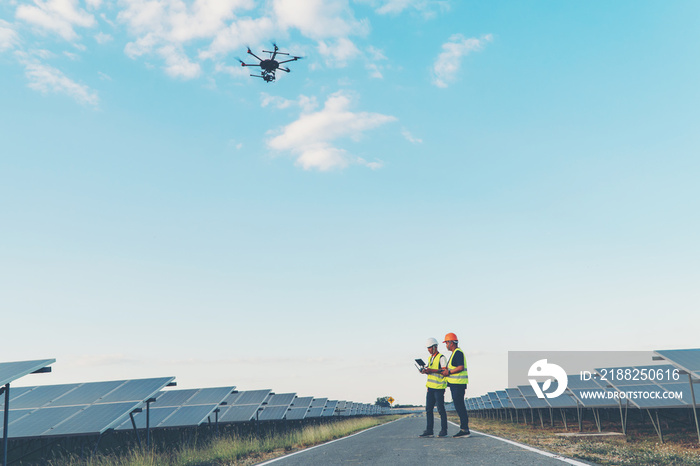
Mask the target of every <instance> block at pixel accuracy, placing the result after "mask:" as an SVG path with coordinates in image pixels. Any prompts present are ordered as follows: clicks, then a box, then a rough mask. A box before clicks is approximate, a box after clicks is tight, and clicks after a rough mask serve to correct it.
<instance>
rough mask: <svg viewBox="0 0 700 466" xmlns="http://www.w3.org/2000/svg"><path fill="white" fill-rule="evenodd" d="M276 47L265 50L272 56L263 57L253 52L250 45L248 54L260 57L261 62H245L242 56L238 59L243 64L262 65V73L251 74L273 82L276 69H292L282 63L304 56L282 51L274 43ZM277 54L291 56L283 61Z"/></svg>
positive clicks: (267, 81)
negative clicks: (278, 58)
mask: <svg viewBox="0 0 700 466" xmlns="http://www.w3.org/2000/svg"><path fill="white" fill-rule="evenodd" d="M272 45H273V47H274V50H263V52H264V53H269V54H270V58H267V59H264V60H263V59H262V58H260V57H258V56H257V55H255V54H254V53H253V52H251V51H250V47H249V48H248V54H249V55H252V56H254V57H255V58H257V59H258V61H259V62H260V63H254V64H250V63H244V62H243V60H241V59H240V58H239V59H238V61H239V62H241V66H259V67H260V74H251V76H254V77H256V78H262V79H263V80H264V81H265V82H266V83H271V82H273V81H274V80H275V71H277V70H282V71H286V72H287V73H289V72H290V71H291V70H290V69H289V68H285V67H284V66H280V65H281V64H282V63H288V62H290V61H297V60H299V59H300V58H303V57H295V56H293V55H290V54H288V53H285V52H280V51H279V47H277V44H274V43H273V44H272ZM277 55H286V56H288V57H290V58H289V59H288V60H282V61H277V60H276V58H277Z"/></svg>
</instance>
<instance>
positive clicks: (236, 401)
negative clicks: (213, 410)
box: [219, 389, 272, 423]
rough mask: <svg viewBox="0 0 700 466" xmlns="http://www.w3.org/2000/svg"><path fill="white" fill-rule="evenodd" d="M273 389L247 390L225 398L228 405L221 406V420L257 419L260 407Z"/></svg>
mask: <svg viewBox="0 0 700 466" xmlns="http://www.w3.org/2000/svg"><path fill="white" fill-rule="evenodd" d="M271 392H272V390H269V389H265V390H247V391H241V392H238V393H234V394H232V395H230V396H228V397H226V398H225V399H224V401H225V402H226V403H227V405H226V406H222V407H221V412H220V413H219V422H223V423H228V422H248V421H252V420H253V419H256V415H257V413H258V409H259V408H260V406H261V405H262V404H263V402H264V401H265V400H266V399H267V398H269V395H270V393H271Z"/></svg>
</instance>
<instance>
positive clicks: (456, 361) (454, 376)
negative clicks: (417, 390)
mask: <svg viewBox="0 0 700 466" xmlns="http://www.w3.org/2000/svg"><path fill="white" fill-rule="evenodd" d="M443 343H445V345H447V349H448V350H449V351H452V354H451V355H450V358H449V359H448V360H447V367H445V368H444V369H443V370H442V375H443V376H444V377H445V380H446V381H447V386H448V387H450V393H451V394H452V402H453V403H454V404H455V411H457V414H458V415H459V432H457V433H456V434H455V435H453V437H469V436H470V435H471V432H469V415H467V407H466V406H465V405H464V395H465V393H466V391H467V383H469V375H468V374H467V358H465V357H464V352H463V351H462V350H461V349H460V348H459V346H458V345H459V340H458V339H457V335H455V334H454V333H448V334H447V335H445V341H443Z"/></svg>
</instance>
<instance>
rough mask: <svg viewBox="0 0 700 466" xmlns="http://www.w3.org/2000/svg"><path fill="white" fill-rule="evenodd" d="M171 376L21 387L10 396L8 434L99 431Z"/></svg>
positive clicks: (115, 422)
mask: <svg viewBox="0 0 700 466" xmlns="http://www.w3.org/2000/svg"><path fill="white" fill-rule="evenodd" d="M174 379H175V378H174V377H160V378H151V379H131V380H116V381H107V382H88V383H76V384H64V385H43V386H36V387H23V390H21V391H20V393H19V394H18V395H17V396H16V397H12V393H11V400H10V417H11V418H12V421H11V422H10V426H9V429H8V430H9V434H10V438H41V437H59V436H60V437H67V436H75V435H101V434H103V433H105V432H106V431H107V430H109V429H111V428H114V427H115V426H117V425H119V424H121V423H122V422H123V420H124V419H125V418H126V417H128V416H129V413H131V412H132V411H134V410H136V409H137V408H140V407H142V406H143V404H144V402H145V401H146V400H148V399H150V398H152V397H153V396H154V395H155V394H156V393H158V392H159V391H160V390H162V389H163V388H164V387H165V386H166V385H168V384H170V383H171V382H172V381H173V380H174Z"/></svg>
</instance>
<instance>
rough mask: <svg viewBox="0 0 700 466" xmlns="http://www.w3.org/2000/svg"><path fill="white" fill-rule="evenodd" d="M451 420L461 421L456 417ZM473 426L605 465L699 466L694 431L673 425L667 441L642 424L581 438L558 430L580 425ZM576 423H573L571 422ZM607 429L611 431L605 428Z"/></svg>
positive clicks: (477, 421)
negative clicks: (631, 429)
mask: <svg viewBox="0 0 700 466" xmlns="http://www.w3.org/2000/svg"><path fill="white" fill-rule="evenodd" d="M450 419H451V420H452V421H456V422H457V423H459V419H458V418H457V417H456V416H454V417H453V416H452V415H450ZM469 424H470V427H471V428H473V429H474V430H478V431H481V432H485V433H488V434H491V435H496V436H498V437H503V438H507V439H509V440H513V441H516V442H520V443H523V444H526V445H530V446H533V447H537V448H540V449H542V450H546V451H549V452H552V453H557V454H560V455H564V456H567V457H569V458H578V459H582V460H586V461H590V462H593V463H597V464H602V465H698V466H700V445H699V444H698V438H697V434H696V433H695V430H694V429H692V430H688V429H685V428H679V427H677V426H676V427H675V429H674V427H673V426H670V427H669V428H667V429H664V430H665V431H666V433H665V434H664V443H661V442H660V441H659V438H658V437H657V436H656V433H655V432H654V430H653V428H651V426H648V427H647V428H644V427H640V428H637V429H635V431H634V432H630V433H629V434H628V435H627V436H626V437H625V436H617V437H610V438H596V437H594V438H580V437H573V438H572V437H561V436H557V435H556V434H557V433H564V432H577V431H578V425H577V424H575V422H574V423H571V424H569V430H568V431H566V430H564V427H563V426H561V425H559V426H556V427H551V426H549V425H547V423H546V422H545V426H544V428H543V427H541V426H540V424H539V423H538V424H537V426H536V427H534V426H532V425H525V424H522V423H521V424H514V423H512V422H510V421H498V420H490V419H482V418H476V417H470V420H469ZM572 424H574V425H572ZM603 428H604V429H603V430H604V431H612V432H619V431H620V428H619V425H618V426H614V425H607V426H606V425H605V424H604V425H603ZM606 428H608V429H609V430H606ZM594 430H595V429H594V428H593V426H591V425H584V432H593V431H594Z"/></svg>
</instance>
